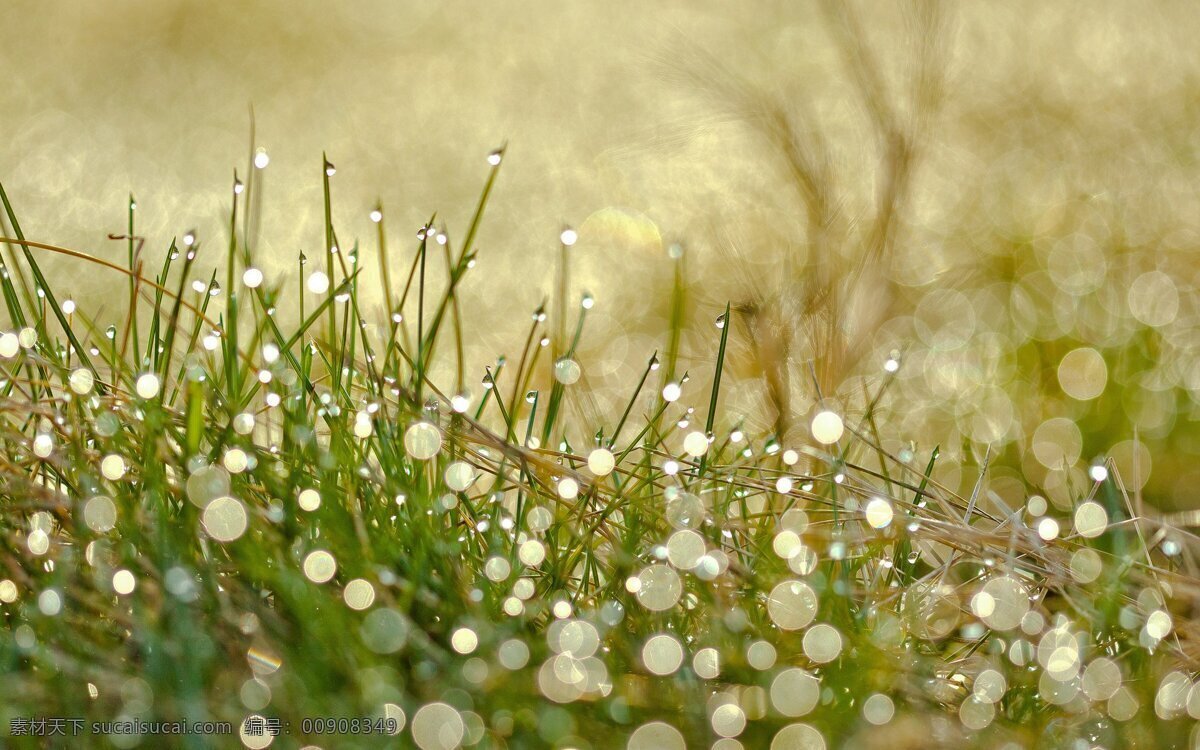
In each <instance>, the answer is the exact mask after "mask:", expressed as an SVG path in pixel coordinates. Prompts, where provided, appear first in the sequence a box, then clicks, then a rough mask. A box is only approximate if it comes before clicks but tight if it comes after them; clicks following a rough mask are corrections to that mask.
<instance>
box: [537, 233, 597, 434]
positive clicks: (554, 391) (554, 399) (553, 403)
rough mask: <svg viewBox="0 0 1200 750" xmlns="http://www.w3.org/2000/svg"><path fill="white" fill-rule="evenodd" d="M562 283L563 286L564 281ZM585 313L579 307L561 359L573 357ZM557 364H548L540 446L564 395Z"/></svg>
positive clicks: (564, 389) (556, 415) (553, 421)
mask: <svg viewBox="0 0 1200 750" xmlns="http://www.w3.org/2000/svg"><path fill="white" fill-rule="evenodd" d="M565 247H566V246H565V245H564V248H565ZM563 267H564V269H565V268H566V258H565V256H564V263H563ZM564 273H565V271H564ZM563 283H564V285H565V281H564V282H563ZM587 312H588V310H587V308H586V307H580V309H579V317H578V318H577V319H576V323H575V333H574V335H573V336H572V337H571V342H570V344H569V345H568V346H567V349H566V351H565V352H563V353H562V354H561V355H560V357H561V358H565V359H571V358H573V357H574V356H575V349H576V347H577V346H578V345H579V339H580V337H581V336H582V335H583V325H584V323H585V322H586V320H587ZM558 362H559V360H558V359H556V360H555V361H554V362H552V363H551V364H550V366H551V371H550V377H551V379H552V380H551V382H552V383H553V385H551V387H550V401H549V403H548V404H547V406H546V418H545V420H544V422H543V424H542V445H547V444H548V443H549V442H550V436H551V435H552V434H553V431H554V427H555V424H556V423H557V422H558V416H559V411H560V409H561V407H562V400H563V396H564V395H565V393H566V386H565V385H563V383H562V382H560V381H559V379H558V373H557V368H558Z"/></svg>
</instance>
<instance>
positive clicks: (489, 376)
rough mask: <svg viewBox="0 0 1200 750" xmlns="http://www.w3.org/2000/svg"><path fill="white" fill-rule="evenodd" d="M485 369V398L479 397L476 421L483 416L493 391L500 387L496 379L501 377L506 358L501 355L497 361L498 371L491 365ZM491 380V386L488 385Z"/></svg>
mask: <svg viewBox="0 0 1200 750" xmlns="http://www.w3.org/2000/svg"><path fill="white" fill-rule="evenodd" d="M484 370H485V374H484V376H483V382H484V383H485V385H484V388H483V398H481V399H479V406H478V407H476V408H475V421H476V422H478V421H479V420H480V418H481V417H482V416H483V410H484V408H485V407H486V406H487V403H488V399H490V398H491V397H492V391H494V390H496V388H497V387H498V386H497V384H496V380H497V379H498V378H499V377H500V373H501V372H502V371H503V370H504V358H503V357H501V358H500V359H499V361H497V362H496V371H495V372H494V373H493V372H492V368H491V367H486V368H484ZM489 381H490V382H491V387H488V386H487V385H486V384H487V383H488V382H489Z"/></svg>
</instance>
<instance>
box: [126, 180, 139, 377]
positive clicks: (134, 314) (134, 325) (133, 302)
mask: <svg viewBox="0 0 1200 750" xmlns="http://www.w3.org/2000/svg"><path fill="white" fill-rule="evenodd" d="M136 209H137V203H136V202H135V201H134V198H133V193H130V194H129V231H128V233H127V234H126V236H127V237H128V247H129V270H130V271H131V272H132V274H131V275H130V277H129V325H130V328H131V329H132V331H133V362H134V365H133V366H134V369H135V370H140V369H141V367H142V355H141V352H140V349H139V345H138V320H137V319H138V311H137V277H138V273H137V259H136V257H135V255H136V253H135V252H134V248H133V242H134V232H133V214H134V212H135V211H136Z"/></svg>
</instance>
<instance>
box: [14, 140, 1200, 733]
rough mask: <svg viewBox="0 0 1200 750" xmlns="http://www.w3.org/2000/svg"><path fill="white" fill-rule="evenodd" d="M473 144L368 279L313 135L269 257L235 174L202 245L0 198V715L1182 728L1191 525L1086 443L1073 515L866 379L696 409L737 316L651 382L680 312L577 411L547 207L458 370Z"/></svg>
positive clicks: (388, 723) (250, 726)
mask: <svg viewBox="0 0 1200 750" xmlns="http://www.w3.org/2000/svg"><path fill="white" fill-rule="evenodd" d="M501 160H502V152H500V151H498V152H496V153H494V154H492V155H491V156H490V157H489V163H490V164H491V171H490V174H489V175H488V177H487V183H486V188H485V190H484V191H483V195H482V197H481V199H480V201H479V203H478V206H477V208H476V210H475V212H474V215H473V218H472V220H471V221H470V224H469V225H468V227H467V228H466V229H465V231H464V232H463V233H462V237H463V239H462V241H461V242H458V241H457V240H455V239H454V236H453V235H451V234H450V233H449V232H448V231H447V230H446V228H444V227H442V226H441V225H439V224H437V223H436V221H435V219H431V220H430V221H429V222H428V223H427V224H426V225H425V226H423V227H421V228H420V230H419V232H418V233H417V243H416V248H415V251H412V252H411V255H410V256H409V257H398V256H399V255H400V253H394V254H393V255H389V252H388V250H387V246H386V244H385V232H384V224H383V214H382V210H381V209H379V210H377V211H376V212H375V213H373V216H372V218H373V219H374V220H375V221H376V222H377V223H378V225H379V235H378V238H377V243H378V248H379V253H378V256H379V262H380V268H379V271H378V272H375V271H374V270H373V269H372V270H368V266H369V264H368V263H367V262H366V260H365V255H366V251H364V250H363V249H362V248H360V247H359V246H358V244H357V243H354V244H350V245H347V244H343V243H342V242H341V241H340V240H339V238H338V234H337V231H336V228H335V223H334V220H333V216H332V211H331V209H330V199H329V196H330V178H331V177H332V176H333V174H334V168H333V166H332V165H331V164H329V162H328V161H324V162H323V164H322V168H323V172H322V179H323V180H324V188H325V190H324V197H325V200H324V214H325V233H324V235H325V236H324V239H325V242H324V245H325V250H326V251H327V252H325V253H323V255H324V257H323V258H322V259H320V260H312V259H308V260H307V261H306V259H305V258H304V257H303V256H302V257H301V258H299V261H298V265H297V275H295V276H292V275H290V274H289V277H288V278H287V279H285V280H282V281H280V282H279V283H278V284H272V283H270V282H268V280H267V279H266V278H265V276H264V274H263V273H262V271H261V270H260V269H259V268H258V267H257V266H256V265H255V263H256V259H255V255H254V247H253V246H252V243H250V242H248V241H247V237H248V234H247V232H246V227H247V226H248V225H249V224H250V223H251V222H252V218H251V217H249V216H248V215H247V214H246V212H247V208H246V207H247V206H252V205H254V203H253V202H252V201H251V197H250V195H251V193H252V191H253V190H254V185H253V183H252V182H248V184H243V183H242V182H240V181H236V180H235V184H234V189H233V191H232V196H231V200H232V206H231V211H230V216H229V237H228V239H227V244H224V243H222V244H223V247H220V248H217V249H215V250H213V251H209V250H208V248H207V247H206V246H205V244H206V243H204V242H202V241H201V240H200V239H199V238H197V237H195V236H194V234H192V233H189V234H187V235H185V236H184V237H183V238H181V239H180V240H178V241H173V242H171V243H170V244H169V246H168V247H167V248H166V249H165V251H163V252H162V256H161V261H160V265H159V266H158V269H157V271H152V270H147V268H146V267H145V265H144V264H145V263H146V262H147V261H145V260H144V259H145V258H146V257H147V255H148V254H149V252H148V251H146V249H145V248H144V247H143V246H142V240H141V238H138V237H137V235H136V226H135V221H134V219H135V215H136V211H135V207H134V203H133V201H132V199H131V202H130V211H129V226H128V232H127V234H126V235H124V236H122V237H121V239H124V240H126V241H127V242H128V265H127V266H120V265H117V264H113V263H108V262H105V261H100V260H98V259H95V258H91V257H88V256H86V255H84V254H82V253H77V252H75V251H70V250H67V249H64V248H58V247H55V246H53V245H50V244H47V243H41V242H35V241H32V240H28V239H27V238H26V237H25V235H24V234H23V232H22V231H21V228H20V224H19V222H18V220H17V216H16V213H15V211H14V209H13V207H12V205H11V204H10V202H9V199H8V196H7V195H4V196H3V198H4V201H3V202H4V209H5V212H6V215H7V221H8V224H9V226H10V227H11V230H12V231H11V236H10V237H8V238H7V240H6V241H7V243H8V249H9V255H8V257H7V258H6V259H5V265H4V269H3V274H2V275H0V290H2V291H3V295H4V302H5V306H6V309H7V314H8V324H9V325H8V332H6V333H4V334H3V336H0V357H3V360H2V362H0V366H2V368H3V383H2V386H0V387H2V391H3V401H2V402H0V403H2V404H3V408H4V420H3V423H2V429H3V435H2V436H0V534H2V535H3V537H4V540H5V544H4V546H3V547H2V548H0V616H2V617H3V618H4V621H5V625H6V627H5V628H4V629H3V631H2V632H0V675H3V680H0V697H2V700H0V720H3V721H4V722H5V725H6V727H7V728H8V729H9V730H10V732H11V730H12V728H13V727H15V726H17V725H16V724H14V722H15V721H19V720H21V719H23V718H28V717H39V716H40V717H46V716H65V717H86V718H87V720H88V722H89V727H90V722H92V721H105V722H111V721H121V720H136V721H144V722H175V721H186V722H228V723H229V724H230V726H231V727H232V731H233V733H234V734H236V735H238V737H239V739H240V741H241V743H242V744H244V745H246V746H247V747H263V746H266V744H268V743H269V744H271V745H273V746H276V747H299V746H310V745H315V746H319V747H331V748H332V747H337V748H356V747H363V748H367V747H384V746H388V747H391V746H396V744H397V743H399V745H400V746H404V747H409V746H416V747H420V748H423V749H425V750H429V749H431V748H452V747H458V746H467V747H494V748H532V747H561V748H568V747H570V748H597V749H599V748H631V749H632V750H649V749H650V748H682V747H685V746H686V747H712V748H714V749H719V750H733V749H734V748H739V747H746V748H758V747H771V748H776V749H777V750H785V749H790V748H821V747H830V748H833V747H882V746H888V747H930V746H951V745H953V746H959V747H1013V748H1016V747H1032V746H1055V747H1070V746H1076V745H1079V746H1093V745H1101V746H1105V747H1119V746H1125V745H1131V746H1155V747H1171V746H1183V745H1184V744H1186V743H1188V742H1195V741H1196V736H1195V731H1194V729H1193V725H1192V722H1191V719H1195V718H1198V717H1200V690H1198V689H1196V688H1194V687H1193V675H1194V670H1195V668H1196V656H1197V649H1196V644H1195V641H1193V640H1192V639H1193V638H1194V637H1195V636H1194V632H1193V631H1194V627H1193V626H1192V624H1191V620H1190V619H1189V617H1190V611H1189V610H1188V608H1187V604H1186V602H1188V601H1189V600H1190V599H1191V598H1193V597H1194V596H1195V595H1196V579H1195V577H1194V576H1192V575H1190V574H1189V573H1187V572H1185V571H1186V570H1188V568H1187V567H1186V562H1187V561H1188V560H1190V555H1191V554H1192V547H1191V537H1190V536H1187V535H1184V534H1182V533H1180V532H1178V531H1177V530H1174V529H1170V528H1169V527H1167V526H1165V525H1163V524H1161V523H1149V522H1147V521H1146V520H1145V519H1144V518H1142V517H1141V514H1140V513H1138V512H1137V511H1136V510H1135V506H1136V501H1135V500H1131V499H1130V498H1129V497H1128V495H1127V494H1126V493H1125V491H1124V489H1123V487H1124V485H1123V483H1122V481H1121V478H1120V476H1119V475H1118V472H1117V471H1116V470H1115V465H1113V464H1112V463H1111V462H1110V463H1109V464H1107V465H1105V466H1099V467H1096V468H1094V469H1093V471H1092V475H1091V477H1090V479H1091V481H1090V483H1089V484H1088V486H1086V487H1080V488H1078V491H1077V493H1076V497H1075V506H1074V510H1073V512H1072V513H1071V514H1069V515H1066V514H1059V515H1058V516H1056V515H1055V512H1054V511H1053V510H1052V509H1048V508H1047V507H1045V502H1044V501H1041V506H1040V507H1037V501H1038V500H1040V498H1034V499H1033V500H1031V501H1030V503H1029V504H1028V505H1026V506H1023V507H1005V506H1004V503H1003V501H1002V500H1000V499H999V498H995V497H992V498H988V500H989V501H988V502H986V503H985V502H982V499H983V498H981V494H982V493H983V492H984V490H983V489H982V480H981V484H980V486H977V487H976V488H975V491H974V492H972V493H971V494H970V495H968V496H965V497H964V496H960V495H959V494H957V493H955V492H954V491H952V490H951V489H948V488H946V487H943V486H941V485H940V484H939V483H938V482H937V481H936V480H935V479H934V470H935V468H936V464H937V460H938V450H937V448H934V449H933V450H932V451H929V452H928V453H919V454H918V452H916V451H913V450H905V451H903V452H901V453H900V454H896V455H892V454H890V453H888V452H886V451H885V450H884V448H883V447H882V441H881V440H880V439H879V433H878V428H877V425H876V421H877V420H876V414H875V407H876V405H877V404H878V403H879V400H880V398H881V397H882V395H883V393H884V392H885V390H886V389H887V388H888V386H889V384H890V383H891V379H890V378H891V376H890V375H888V376H886V377H884V378H882V379H879V380H878V381H877V382H876V383H875V384H874V388H875V389H876V390H875V391H874V392H873V393H871V394H869V395H870V398H869V399H866V400H865V401H864V403H865V404H866V406H865V408H863V409H860V410H857V411H851V410H841V411H839V410H836V409H830V410H827V411H824V412H821V413H820V414H819V415H818V416H817V418H816V419H815V420H813V423H812V439H806V440H803V441H796V443H795V444H784V443H783V442H781V439H780V438H777V437H774V436H771V435H756V434H752V433H750V432H748V431H746V430H744V429H743V427H742V426H741V425H742V419H741V417H742V416H744V415H737V414H728V413H724V412H723V410H722V406H721V404H722V392H723V389H722V382H723V377H722V376H723V370H724V369H725V364H726V356H727V351H728V350H727V344H728V342H729V338H730V332H731V330H732V329H734V326H733V325H731V323H732V322H733V320H734V318H735V317H736V316H737V315H738V314H739V313H738V310H737V308H732V307H730V306H726V307H725V311H724V314H723V315H721V316H720V317H719V318H718V327H717V328H714V329H713V330H712V347H713V351H714V353H715V357H714V360H715V365H714V371H713V372H712V373H707V374H706V377H705V380H706V381H707V380H710V379H711V383H712V385H711V388H710V389H708V390H705V391H703V392H701V391H700V390H698V389H695V388H694V384H691V383H689V380H690V378H689V375H688V373H686V372H678V371H677V368H676V365H677V363H678V361H679V357H678V347H679V340H680V330H679V327H680V326H681V325H682V323H681V322H680V321H682V319H683V317H682V315H675V314H673V315H672V320H673V321H674V323H673V325H672V327H671V330H668V331H665V332H664V335H663V345H664V360H663V361H662V362H661V363H660V360H659V358H658V355H657V353H656V354H654V355H653V356H651V357H650V359H649V361H648V363H647V365H646V367H645V370H644V371H643V374H642V376H641V377H640V379H639V380H638V382H636V383H631V384H630V387H631V388H630V390H631V393H632V395H631V397H630V399H629V400H628V402H627V404H626V405H625V406H624V407H623V409H622V410H621V412H620V413H614V414H604V415H600V417H599V418H598V419H596V420H595V421H591V422H589V421H585V420H583V418H580V417H574V416H572V415H574V414H578V413H579V412H580V411H582V410H572V409H570V408H567V407H568V406H569V405H570V404H571V403H572V402H573V401H574V400H578V399H581V398H583V394H581V393H580V391H582V390H583V389H584V388H585V386H584V385H583V384H582V383H580V382H579V381H580V373H581V369H582V368H583V367H585V366H586V362H583V363H581V362H579V361H578V360H577V357H578V356H579V354H578V344H579V341H580V336H581V334H582V331H583V330H584V326H585V322H586V315H587V311H588V310H589V309H590V308H591V306H592V300H591V298H590V297H585V298H584V299H583V300H582V304H579V305H578V306H576V303H575V301H574V300H572V299H568V298H567V289H568V288H569V286H568V284H567V282H566V280H567V278H568V272H569V262H570V258H569V253H568V252H567V251H566V248H567V247H568V246H569V245H571V244H573V242H574V239H575V235H574V233H573V232H571V231H568V232H564V233H563V236H562V238H561V241H562V243H563V253H562V255H561V265H560V269H559V273H560V284H559V288H558V293H557V294H556V295H555V298H554V300H553V304H552V305H549V306H550V307H551V308H552V309H553V310H554V311H555V312H554V315H553V316H549V315H547V314H546V312H545V311H544V310H545V308H544V307H543V308H539V309H538V310H537V311H536V312H534V314H533V315H532V318H531V322H530V326H529V329H528V333H527V335H526V336H525V337H524V338H523V340H521V341H517V342H514V344H516V345H517V346H519V347H520V348H519V350H518V351H519V355H518V356H516V357H514V358H513V359H505V358H500V359H498V360H497V363H496V364H495V365H494V366H493V367H489V368H487V370H486V373H485V375H484V377H483V380H482V387H481V388H477V389H475V391H476V392H475V393H472V389H471V388H470V387H468V382H475V381H476V377H477V376H474V375H472V376H468V374H467V372H466V371H465V370H466V366H465V365H464V362H463V354H462V352H463V344H462V342H463V338H464V337H465V336H468V335H470V333H471V325H472V323H471V321H467V320H463V319H462V318H461V315H460V311H459V305H458V293H459V290H460V288H461V286H462V285H463V284H466V283H470V281H469V280H470V271H471V269H472V267H473V266H474V261H475V258H476V256H475V249H474V239H475V237H476V236H477V231H478V228H479V226H480V222H481V221H482V217H483V214H484V209H485V207H486V204H487V201H488V198H489V195H490V193H491V189H492V186H493V184H494V182H495V180H496V179H497V175H498V173H499V170H500V165H501ZM251 174H253V170H251ZM46 253H60V254H62V253H65V254H68V255H74V256H76V262H78V263H79V264H80V266H81V269H80V270H81V272H83V271H84V270H85V269H86V270H87V271H90V270H92V269H93V268H95V269H97V272H103V273H111V274H113V277H114V279H115V280H118V281H121V280H122V279H121V274H123V275H124V277H125V279H127V280H128V283H129V286H128V287H127V288H126V287H124V286H121V287H117V286H114V289H118V288H120V289H121V294H123V295H127V299H128V306H129V312H128V314H127V315H126V318H125V321H124V324H123V325H121V326H112V327H108V328H104V327H103V324H102V323H100V322H99V321H97V320H95V319H93V318H91V317H89V316H88V313H87V311H85V310H82V309H79V308H77V307H76V306H75V305H74V304H73V303H69V302H68V301H65V300H64V301H60V300H59V298H58V297H56V296H55V294H54V289H53V284H52V283H51V282H50V280H49V279H47V278H46V277H45V275H44V274H43V273H42V271H41V269H40V267H39V264H38V258H39V257H43V256H44V254H46ZM213 256H216V257H213ZM213 268H216V269H217V270H212V269H213ZM221 272H223V274H224V276H223V283H220V282H218V277H219V275H220V273H221ZM297 287H299V288H297ZM434 289H436V290H437V291H436V292H434ZM674 293H675V302H674V303H673V304H672V309H673V310H678V309H680V306H681V304H682V303H681V295H682V287H681V286H680V285H679V284H677V287H676V289H675V291H674ZM368 295H369V296H370V297H371V298H372V299H377V298H382V299H383V300H384V301H385V306H386V309H385V310H384V312H383V314H381V315H376V316H371V315H368V314H366V313H365V312H364V308H365V305H364V298H366V297H367V296H368ZM306 298H307V300H308V302H307V304H306V302H305V300H306ZM281 310H286V311H287V313H286V314H285V313H282V312H280V311H281ZM288 321H292V322H288ZM440 363H446V364H445V365H444V366H441V364H440ZM435 365H437V366H436V367H435ZM889 369H894V368H889ZM433 372H439V373H447V375H446V377H445V378H444V379H442V378H441V377H440V376H438V377H435V376H433V375H432V374H431V373H433ZM709 376H711V378H709ZM697 380H699V378H697ZM725 387H726V388H728V385H726V386H725ZM689 400H695V401H697V402H698V403H701V404H703V403H707V410H706V411H705V412H704V413H702V414H697V413H695V412H694V411H693V410H692V409H691V408H687V407H686V406H685V405H684V404H685V403H686V402H687V401H689ZM700 425H703V426H702V427H701V426H700ZM985 468H986V467H985ZM260 719H270V720H271V722H272V723H271V724H270V725H268V727H269V730H270V731H268V732H267V733H266V734H265V735H264V734H255V732H256V731H257V730H256V727H259V724H257V722H258V721H259V720H260ZM323 719H334V720H335V721H334V722H333V723H332V724H331V723H329V722H328V721H323ZM336 720H345V721H342V722H341V723H339V722H338V721H336ZM275 722H278V723H275ZM274 731H277V732H278V734H277V735H276V734H274V733H273V732H274ZM102 734H103V733H102ZM393 735H398V737H399V738H398V739H397V737H395V736H393ZM9 741H10V742H11V743H12V744H13V745H14V746H18V747H19V746H30V747H34V746H40V743H41V742H42V740H40V739H37V738H34V737H30V736H22V735H19V734H16V735H14V736H12V737H11V738H10V740H9ZM76 741H77V742H78V743H79V744H80V745H94V746H106V745H108V744H111V745H115V746H120V747H132V746H143V747H150V746H153V747H158V746H175V745H178V746H181V747H210V746H211V747H226V746H231V745H232V744H233V743H234V742H235V740H234V739H233V738H232V737H227V736H220V735H219V734H218V733H203V732H193V733H189V734H184V735H181V736H168V735H164V734H157V733H154V732H153V731H148V732H147V733H146V734H145V735H144V736H141V737H137V736H119V735H116V734H109V735H105V736H96V735H93V734H90V733H86V736H81V737H79V738H77V740H76Z"/></svg>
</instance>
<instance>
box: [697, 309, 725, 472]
mask: <svg viewBox="0 0 1200 750" xmlns="http://www.w3.org/2000/svg"><path fill="white" fill-rule="evenodd" d="M729 310H730V303H728V302H726V303H725V313H724V314H723V315H722V316H721V344H720V346H718V347H717V366H716V369H715V370H714V371H713V384H712V394H711V395H710V396H709V399H708V418H707V419H706V420H705V422H704V435H705V438H709V437H711V436H712V434H713V425H714V424H715V422H716V419H717V397H718V396H719V395H720V393H721V373H722V372H723V371H724V369H725V344H726V343H727V342H728V341H729V329H730V328H731V325H730V320H729ZM707 466H708V451H705V452H704V455H702V456H700V466H699V468H698V469H697V470H696V479H697V480H698V481H699V480H701V479H703V478H704V470H705V468H707Z"/></svg>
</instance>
